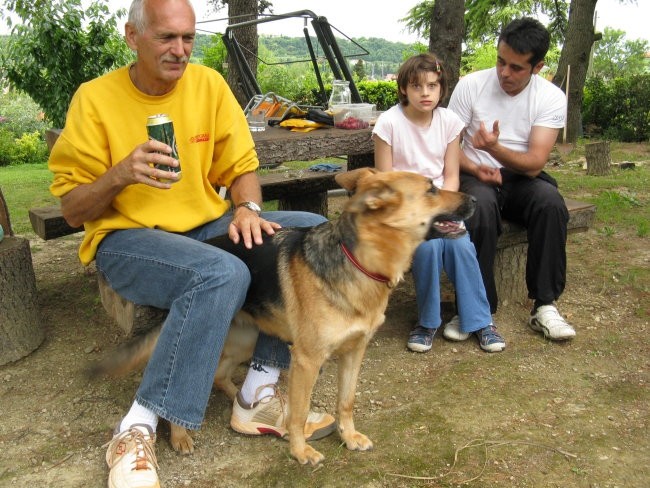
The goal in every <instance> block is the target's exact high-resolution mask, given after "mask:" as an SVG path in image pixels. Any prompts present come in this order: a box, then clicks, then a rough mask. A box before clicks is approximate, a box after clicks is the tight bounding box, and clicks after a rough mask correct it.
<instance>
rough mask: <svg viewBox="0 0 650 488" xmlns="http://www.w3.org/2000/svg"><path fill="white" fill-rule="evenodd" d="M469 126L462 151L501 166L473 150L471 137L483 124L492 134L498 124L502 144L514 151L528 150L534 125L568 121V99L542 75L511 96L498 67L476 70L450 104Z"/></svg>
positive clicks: (556, 126)
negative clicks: (501, 83)
mask: <svg viewBox="0 0 650 488" xmlns="http://www.w3.org/2000/svg"><path fill="white" fill-rule="evenodd" d="M449 109H450V110H453V111H454V112H455V113H456V114H458V116H459V117H460V118H461V120H462V121H463V122H464V124H465V127H466V132H465V136H466V137H464V139H463V151H464V152H465V154H466V155H467V156H468V157H469V159H471V160H472V161H474V162H476V163H478V164H481V165H485V166H491V167H494V168H500V167H502V165H501V163H499V162H498V161H497V160H496V159H494V158H493V157H492V156H490V155H489V154H488V153H487V152H485V151H481V150H479V149H474V147H473V146H472V143H471V138H472V137H473V136H474V134H475V133H476V132H477V131H478V129H479V127H480V124H481V122H484V123H485V128H486V129H487V130H488V131H490V132H491V131H492V125H493V123H494V121H495V120H498V121H499V132H500V134H499V142H500V143H501V144H502V145H504V146H505V147H507V148H508V149H511V150H513V151H518V152H522V153H525V152H527V151H528V140H529V137H530V131H531V129H532V128H533V126H540V127H549V128H553V129H560V128H562V127H564V123H565V119H566V109H567V103H566V97H565V95H564V93H563V92H562V90H560V89H559V88H558V87H557V86H555V85H554V84H553V83H551V82H550V81H548V80H546V79H544V78H542V77H541V76H538V75H534V76H532V77H531V79H530V83H528V86H526V88H524V89H523V90H522V91H521V93H518V94H517V95H515V96H514V97H513V96H510V95H508V94H507V93H506V92H504V91H503V89H502V88H501V85H499V79H498V77H497V71H496V68H490V69H487V70H483V71H477V72H475V73H472V74H469V75H467V76H465V77H463V78H462V79H461V80H460V81H459V82H458V84H457V85H456V88H455V89H454V92H453V93H452V95H451V99H450V101H449Z"/></svg>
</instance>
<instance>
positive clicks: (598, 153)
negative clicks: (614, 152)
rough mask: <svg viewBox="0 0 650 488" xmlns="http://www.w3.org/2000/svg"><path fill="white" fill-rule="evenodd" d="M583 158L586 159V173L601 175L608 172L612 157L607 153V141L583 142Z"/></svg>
mask: <svg viewBox="0 0 650 488" xmlns="http://www.w3.org/2000/svg"><path fill="white" fill-rule="evenodd" d="M585 158H586V159H587V174H588V175H594V176H602V175H606V174H609V171H610V167H611V163H612V159H611V157H610V154H609V142H608V141H601V142H592V143H590V144H585Z"/></svg>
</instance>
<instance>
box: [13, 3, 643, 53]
mask: <svg viewBox="0 0 650 488" xmlns="http://www.w3.org/2000/svg"><path fill="white" fill-rule="evenodd" d="M192 2H193V5H194V8H195V10H196V14H197V15H196V18H197V21H202V20H211V19H218V18H222V17H225V16H226V12H225V11H222V12H219V13H218V14H215V13H210V14H209V13H208V7H207V2H205V1H204V0H201V1H200V0H192ZM271 2H272V3H273V5H274V12H275V13H276V14H280V13H288V12H295V11H299V10H310V11H312V12H313V13H315V14H316V15H319V16H324V17H326V18H327V20H328V21H329V23H330V24H331V25H332V26H334V27H335V28H337V29H338V30H340V31H341V32H343V33H344V34H346V35H347V36H349V37H379V38H382V39H386V40H389V41H399V42H407V43H412V42H415V41H418V40H419V41H422V42H423V43H424V44H427V42H428V41H427V40H426V39H418V37H417V36H416V35H415V34H409V33H408V32H406V29H405V27H404V24H403V23H401V22H399V19H401V18H403V17H406V15H407V14H408V11H409V10H410V9H411V8H413V7H414V6H415V5H417V4H418V3H420V0H400V1H391V2H388V1H386V2H378V1H377V0H327V1H324V0H271ZM623 2H624V3H621V1H620V0H598V3H597V4H596V13H597V21H596V27H597V29H598V30H600V31H602V30H604V28H605V27H611V28H614V29H619V30H622V31H624V32H626V39H628V40H632V39H646V40H648V41H650V29H648V28H647V22H648V19H650V0H636V5H635V4H630V0H623ZM130 4H131V0H109V5H110V7H111V9H112V10H114V11H115V10H117V9H119V8H128V7H129V5H130ZM0 25H1V27H0V33H6V28H5V27H4V23H2V24H0ZM198 27H199V28H204V29H206V30H209V31H213V32H214V31H216V32H223V30H224V29H225V28H226V22H225V21H222V22H219V23H210V24H199V25H198ZM259 32H260V33H265V34H286V35H290V36H292V37H293V36H301V35H302V22H301V21H300V20H299V19H295V20H292V21H289V20H287V21H280V22H271V23H268V24H263V25H260V27H259ZM335 34H336V30H335Z"/></svg>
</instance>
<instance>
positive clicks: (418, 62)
mask: <svg viewBox="0 0 650 488" xmlns="http://www.w3.org/2000/svg"><path fill="white" fill-rule="evenodd" d="M427 72H431V73H437V74H438V83H440V100H439V101H438V105H440V103H441V102H442V101H443V100H444V99H445V97H446V96H447V90H448V88H449V82H448V81H447V71H446V70H445V68H444V66H443V65H442V61H440V60H439V59H438V58H437V57H436V56H435V55H434V54H432V53H423V54H417V55H415V56H412V57H410V58H409V59H407V60H406V61H404V63H402V66H400V68H399V71H398V73H397V88H398V90H397V98H398V100H399V103H401V104H402V105H404V106H407V105H408V104H409V101H408V98H407V97H406V95H405V94H404V93H403V92H406V88H407V87H408V85H409V83H419V82H420V80H421V79H422V77H423V75H424V74H425V73H427Z"/></svg>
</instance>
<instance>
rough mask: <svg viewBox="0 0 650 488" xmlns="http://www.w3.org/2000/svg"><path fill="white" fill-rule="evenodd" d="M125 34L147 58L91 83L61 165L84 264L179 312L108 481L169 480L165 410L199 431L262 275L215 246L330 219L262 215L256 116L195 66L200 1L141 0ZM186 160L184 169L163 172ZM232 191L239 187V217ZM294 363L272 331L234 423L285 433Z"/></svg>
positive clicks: (71, 124)
mask: <svg viewBox="0 0 650 488" xmlns="http://www.w3.org/2000/svg"><path fill="white" fill-rule="evenodd" d="M125 34H126V42H127V44H128V45H129V47H130V48H131V49H133V50H134V51H135V52H136V53H137V60H136V62H135V63H133V64H132V65H130V66H127V67H123V68H120V69H117V70H116V71H113V72H111V73H108V74H106V75H104V76H102V77H100V78H97V79H95V80H92V81H90V82H88V83H85V84H83V85H82V86H81V87H80V88H79V90H78V91H77V93H76V94H75V96H74V98H73V100H72V102H71V105H70V108H69V111H68V115H67V121H66V125H65V127H64V129H63V132H62V133H61V136H60V137H59V139H58V140H57V143H56V145H55V147H54V148H53V150H52V154H51V157H50V161H49V167H50V169H51V170H52V172H53V173H54V182H53V184H52V186H51V191H52V193H53V194H54V195H55V196H58V197H60V198H61V208H62V211H63V215H64V217H65V219H66V220H67V222H68V223H69V224H70V225H72V226H79V225H81V224H83V225H84V227H85V237H84V240H83V242H82V244H81V247H80V250H79V257H80V259H81V261H82V262H83V263H84V264H88V263H90V262H91V261H93V260H95V261H96V265H97V270H98V272H99V273H101V274H102V276H103V277H104V278H105V279H106V281H107V282H108V283H109V284H110V286H111V287H112V288H113V289H114V290H115V291H117V292H118V293H119V294H120V295H122V296H123V297H125V298H127V299H129V300H131V301H133V302H135V303H138V304H143V305H151V306H155V307H158V308H163V309H169V314H168V316H167V318H166V320H165V323H164V326H163V328H162V332H161V335H160V337H159V339H158V344H157V346H156V349H155V351H154V353H153V356H152V357H151V359H150V361H149V363H148V365H147V368H146V370H145V372H144V375H143V378H142V382H141V384H140V386H139V388H138V391H137V392H136V395H135V401H134V403H133V405H132V407H131V409H130V410H129V412H128V413H127V414H126V416H125V417H124V418H123V419H122V421H121V422H119V424H118V426H117V428H116V430H115V437H114V438H113V440H112V441H111V443H110V445H109V448H108V453H107V455H106V459H107V462H108V464H109V468H110V474H109V486H111V487H129V486H138V487H157V486H159V482H158V475H157V472H156V468H157V462H156V458H155V453H154V449H153V445H154V442H155V431H156V425H157V421H158V418H159V417H162V418H165V419H167V420H169V421H171V422H174V423H176V424H178V425H180V426H183V427H185V428H188V429H198V428H199V427H200V425H201V422H202V420H203V416H204V413H205V409H206V406H207V402H208V398H209V395H210V389H211V386H212V379H213V377H214V373H215V370H216V367H217V360H218V358H219V355H220V352H221V348H222V347H223V343H224V339H225V337H226V335H227V332H228V328H229V325H230V321H231V319H232V317H233V316H234V314H235V313H236V312H237V311H238V310H239V308H240V307H241V305H242V304H243V302H244V298H245V296H246V291H247V289H248V285H249V283H250V273H249V271H248V269H247V268H246V266H245V265H244V264H243V263H242V262H241V261H239V260H238V259H237V258H235V257H234V256H232V255H230V254H228V253H226V252H224V251H222V250H220V249H217V248H214V247H212V246H209V245H207V244H204V243H203V242H202V241H204V240H205V239H208V238H210V237H213V236H216V235H221V234H228V235H229V236H230V238H231V239H232V240H233V241H235V242H238V241H240V240H243V242H244V244H245V245H246V246H247V247H251V246H253V245H256V244H259V243H261V240H262V234H263V233H266V234H273V233H274V231H275V229H278V228H279V227H280V226H281V225H282V226H311V225H316V224H319V223H321V222H323V221H324V220H325V219H324V218H323V217H321V216H319V215H315V214H309V213H304V212H268V213H261V211H260V209H259V203H260V202H261V190H260V186H259V182H258V180H257V175H256V174H255V170H256V168H257V167H258V165H259V161H258V158H257V154H256V152H255V148H254V143H253V139H252V137H251V135H250V132H249V130H248V126H247V123H246V119H245V117H244V114H243V111H242V110H241V107H240V106H239V105H238V104H237V101H236V99H235V98H234V96H233V94H232V92H231V91H230V89H229V87H228V85H227V84H226V82H225V81H224V79H223V78H222V77H221V76H220V75H219V74H218V73H217V72H216V71H214V70H211V69H209V68H206V67H204V66H198V65H192V64H188V60H189V58H190V54H191V51H192V47H193V43H194V36H195V14H194V10H193V8H192V5H191V4H190V2H189V0H134V1H133V3H132V4H131V8H130V11H129V18H128V21H127V23H126V27H125ZM155 114H167V115H169V117H170V118H171V119H172V121H173V124H174V130H175V137H176V145H177V148H178V159H175V158H173V157H171V147H170V146H168V145H167V144H164V143H162V142H159V141H155V140H148V135H147V127H146V123H147V119H148V117H149V116H152V115H155ZM179 161H180V163H179ZM179 164H180V166H181V176H180V177H179V175H178V174H177V173H176V172H174V171H166V170H165V169H164V167H165V166H167V167H171V168H177V167H178V166H179ZM158 165H162V166H163V168H158V169H157V168H156V166H158ZM219 186H224V187H227V188H228V189H229V192H230V196H231V199H232V202H233V206H234V209H235V210H234V212H230V206H229V203H228V202H226V201H224V199H223V198H222V197H221V196H219V193H218V192H217V190H215V187H219ZM288 363H289V352H288V348H287V346H286V344H284V343H282V342H281V341H279V340H278V339H275V338H272V337H269V336H266V335H263V334H261V335H260V338H259V340H258V344H257V347H256V350H255V354H254V356H253V360H252V363H251V368H250V370H249V374H248V375H247V377H246V380H245V382H244V385H243V386H242V391H241V392H240V395H238V396H240V397H241V399H242V400H241V401H240V400H239V399H238V400H235V402H234V405H233V418H234V417H236V420H237V421H236V422H231V424H237V425H238V426H240V427H241V426H243V427H246V426H250V427H251V428H250V429H247V428H246V429H244V430H243V431H244V432H245V433H248V434H255V433H257V434H261V433H272V434H275V435H278V436H284V435H285V434H286V430H285V429H284V426H283V425H282V419H283V418H284V412H283V405H284V402H282V401H281V400H280V398H279V397H278V393H277V391H276V388H275V383H276V382H277V379H278V376H279V372H280V369H282V368H286V367H288ZM242 402H243V403H242ZM333 429H334V418H333V417H332V416H331V415H328V414H316V413H311V414H310V416H309V418H308V424H307V426H306V432H309V434H308V435H311V438H312V439H315V438H319V437H323V436H325V435H327V434H329V433H331V432H332V431H333Z"/></svg>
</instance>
